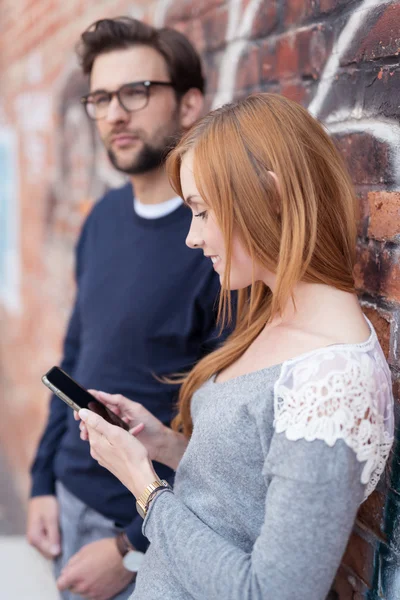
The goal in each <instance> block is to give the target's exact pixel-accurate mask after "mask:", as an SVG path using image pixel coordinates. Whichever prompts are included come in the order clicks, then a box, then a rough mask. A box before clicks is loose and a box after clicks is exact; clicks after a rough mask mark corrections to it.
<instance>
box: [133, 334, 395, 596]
mask: <svg viewBox="0 0 400 600" xmlns="http://www.w3.org/2000/svg"><path fill="white" fill-rule="evenodd" d="M192 417H193V422H194V429H193V435H192V438H191V440H190V443H189V445H188V447H187V450H186V452H185V454H184V456H183V458H182V460H181V462H180V464H179V467H178V470H177V472H176V479H175V487H174V492H173V493H172V492H170V491H168V490H166V491H163V492H161V493H160V494H159V495H158V496H157V498H156V499H155V500H154V501H153V502H152V504H151V506H150V509H149V512H148V514H147V517H146V519H145V522H144V524H143V533H144V534H145V535H146V536H147V537H148V539H149V540H150V542H151V544H150V547H149V550H148V552H147V554H146V556H145V559H144V562H143V564H142V566H141V568H140V571H139V574H138V577H137V584H136V589H135V592H134V593H133V596H132V599H134V600H158V599H160V600H161V599H162V600H189V599H196V600H214V599H215V600H217V599H218V600H221V599H223V600H261V599H263V600H277V599H279V600H294V599H295V600H323V599H325V598H326V596H327V595H328V593H329V590H330V587H331V585H332V581H333V579H334V577H335V574H336V571H337V569H338V566H339V564H340V561H341V558H342V555H343V552H344V550H345V547H346V544H347V541H348V539H349V536H350V533H351V530H352V527H353V523H354V519H355V516H356V513H357V509H358V507H359V504H360V503H361V502H362V500H363V498H365V497H366V495H367V494H368V493H370V492H371V491H372V489H373V488H374V487H375V485H376V482H377V481H378V479H379V476H380V474H381V472H382V470H383V468H384V464H385V462H386V458H387V456H388V453H389V449H390V447H391V444H392V440H393V398H392V395H391V384H390V373H389V370H388V367H387V364H386V361H385V359H384V356H383V354H382V351H381V348H380V346H379V343H378V340H377V338H376V335H375V332H374V331H373V330H372V326H371V335H370V338H369V340H368V341H367V342H365V343H363V344H351V345H350V344H343V345H335V346H330V347H328V348H325V349H320V350H317V351H314V352H310V353H307V354H304V355H302V356H300V357H298V358H296V359H294V360H290V361H286V362H285V363H283V364H281V365H276V366H272V367H269V368H265V369H262V370H260V371H256V372H253V373H248V374H246V375H243V376H240V377H237V378H235V379H231V380H229V381H226V382H223V383H217V382H216V381H215V378H212V379H211V380H209V381H208V382H207V383H206V384H204V385H203V386H202V387H201V388H200V389H199V390H198V391H197V392H196V394H195V395H194V397H193V401H192Z"/></svg>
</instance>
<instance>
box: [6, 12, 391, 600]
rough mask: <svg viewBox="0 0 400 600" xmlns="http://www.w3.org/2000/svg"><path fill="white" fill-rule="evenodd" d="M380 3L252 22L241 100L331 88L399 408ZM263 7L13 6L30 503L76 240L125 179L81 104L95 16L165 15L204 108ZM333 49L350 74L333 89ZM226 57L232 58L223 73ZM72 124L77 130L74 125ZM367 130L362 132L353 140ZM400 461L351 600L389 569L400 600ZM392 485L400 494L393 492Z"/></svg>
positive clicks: (377, 500)
mask: <svg viewBox="0 0 400 600" xmlns="http://www.w3.org/2000/svg"><path fill="white" fill-rule="evenodd" d="M372 4H373V3H370V7H368V6H367V7H366V5H367V3H366V2H364V1H363V0H290V1H288V0H286V1H284V0H261V1H260V3H259V6H258V9H257V11H255V14H254V18H253V20H252V22H251V23H248V25H249V27H248V33H246V35H245V36H244V37H243V36H242V40H243V41H244V42H245V43H244V44H243V45H244V51H243V55H242V56H241V57H240V59H239V61H238V66H237V67H238V68H237V70H236V72H235V81H236V85H235V89H234V90H233V92H232V97H233V98H238V97H243V96H244V95H246V93H247V92H248V91H249V90H253V89H257V88H259V89H262V90H264V91H271V92H275V93H282V94H284V95H285V96H287V97H290V98H293V99H295V100H297V101H299V102H301V103H302V104H303V105H304V106H308V105H309V103H310V102H311V101H312V100H313V99H315V98H316V99H317V100H318V98H319V96H321V93H322V89H323V88H324V85H325V84H326V85H327V90H326V92H324V94H322V96H323V100H322V101H321V105H320V107H319V108H318V117H319V118H320V119H321V120H323V121H326V122H327V123H329V126H330V127H331V128H332V131H333V132H334V134H335V136H336V139H337V144H338V147H339V148H340V150H341V151H342V152H343V155H344V156H345V159H346V161H347V164H348V165H349V168H350V171H351V175H352V178H353V180H354V182H355V184H356V186H357V192H358V200H359V207H360V210H359V225H358V233H359V236H360V239H359V242H358V260H357V265H356V269H355V276H356V282H357V288H358V290H359V291H360V293H361V294H362V296H363V298H364V299H365V298H366V299H367V300H368V303H367V304H364V309H365V311H366V314H367V315H368V316H369V318H370V319H371V321H372V322H373V324H374V326H375V328H376V330H377V332H378V336H379V338H380V340H381V343H382V346H383V349H384V352H385V354H386V355H387V356H388V357H389V360H390V362H391V367H392V370H393V374H394V377H395V396H396V399H397V402H399V396H400V392H399V390H400V384H398V380H397V379H396V377H397V378H398V376H399V373H398V368H399V356H398V354H399V348H400V334H399V327H398V325H399V323H400V318H399V311H400V268H399V257H400V249H399V244H398V243H399V240H398V237H397V236H398V234H399V229H400V219H399V212H398V210H399V192H398V191H396V190H398V189H399V186H400V171H399V166H398V165H399V160H398V159H399V156H398V140H399V139H400V138H399V125H398V123H399V113H400V109H399V97H400V75H399V72H400V69H399V65H398V55H399V31H400V27H399V19H400V2H398V1H396V2H381V3H375V5H374V6H372ZM252 5H253V3H252V2H251V0H242V1H241V2H239V1H238V2H236V1H235V2H231V1H230V0H202V1H201V2H200V1H199V0H171V1H170V2H167V0H166V3H165V4H163V3H162V2H160V1H159V0H135V2H133V3H132V2H131V1H128V0H96V2H94V0H92V1H91V2H90V1H88V2H82V1H81V0H69V1H68V2H62V1H61V0H26V1H24V3H23V4H22V2H19V1H17V2H15V0H2V6H1V11H2V18H1V20H0V32H1V34H2V35H1V36H0V55H1V63H0V76H1V82H2V96H1V101H0V123H3V122H6V123H8V124H11V125H12V126H13V127H15V128H16V131H17V134H18V136H19V139H20V140H22V141H23V142H22V141H21V144H20V146H21V153H20V156H19V164H20V173H19V178H20V193H19V196H20V204H21V207H20V208H21V211H20V213H21V223H20V225H21V231H22V232H23V235H21V260H22V269H23V273H22V278H23V288H22V294H23V303H24V305H23V312H22V314H21V315H20V316H18V315H10V314H8V313H5V312H4V310H3V309H2V307H1V305H0V319H1V324H2V331H1V334H2V335H1V338H0V396H1V398H2V399H5V401H4V402H2V414H3V416H4V417H5V415H7V418H3V419H2V420H0V444H1V446H2V449H3V448H5V451H6V452H7V454H8V456H9V458H10V460H11V461H12V464H13V465H14V468H15V472H16V478H17V479H18V482H19V484H18V485H19V488H20V489H21V491H22V492H21V493H22V494H23V495H26V493H27V489H28V478H27V469H28V464H29V462H30V460H31V458H32V455H33V453H34V450H35V446H36V443H37V440H38V437H39V435H40V432H41V429H42V427H43V424H44V420H45V417H46V411H47V399H48V396H47V394H46V392H45V390H44V389H42V388H43V386H41V384H40V378H39V377H38V374H41V373H42V372H44V371H45V369H46V368H47V367H48V365H49V364H50V363H52V362H56V360H57V357H58V356H59V354H60V351H61V339H62V334H63V331H64V327H65V323H66V321H67V318H68V316H69V310H70V307H71V303H72V301H73V296H74V284H73V249H74V245H75V241H76V237H77V235H78V232H79V228H80V225H81V223H82V220H83V219H84V215H85V214H86V213H87V211H88V210H89V209H90V207H91V205H92V203H93V201H95V199H96V198H97V197H98V196H99V195H101V193H102V191H103V190H104V189H105V188H106V187H107V186H108V185H115V182H116V179H115V174H113V173H112V172H111V169H110V167H109V165H108V163H107V162H106V159H105V157H104V154H103V153H102V151H101V150H100V145H99V143H98V141H96V140H95V137H94V136H93V132H92V131H91V130H90V129H89V130H87V129H86V127H87V124H86V123H85V122H84V121H81V120H80V117H79V116H77V113H76V112H75V113H74V106H76V103H77V102H78V99H79V96H80V95H81V94H82V93H84V91H83V88H82V85H83V84H82V80H81V79H79V77H77V76H76V67H74V66H73V64H74V59H73V47H74V44H75V42H76V40H77V37H78V35H79V33H80V32H81V31H82V30H83V29H84V28H85V27H87V25H89V23H91V22H93V21H94V20H96V19H98V18H103V17H105V16H114V15H116V14H124V13H130V14H133V13H135V14H142V15H143V18H145V19H148V20H149V21H152V20H153V19H154V18H157V19H158V18H160V11H162V10H164V9H165V8H166V9H167V10H166V15H165V22H166V23H168V24H173V25H174V26H175V27H176V28H178V29H180V30H181V31H183V32H184V33H186V34H187V35H188V36H189V37H190V38H191V39H192V40H193V42H194V43H195V44H196V45H197V47H198V48H199V50H200V51H202V52H203V58H204V64H205V70H206V74H207V78H208V93H207V96H206V108H207V109H208V108H210V107H211V105H212V102H213V98H214V94H215V92H216V91H217V89H218V85H219V82H220V75H221V64H224V65H225V67H224V68H230V69H236V66H235V62H234V53H233V52H232V48H233V46H232V45H231V44H230V42H229V41H228V42H227V33H228V22H229V16H232V15H233V12H232V11H233V10H234V9H236V8H237V10H238V29H237V30H236V32H235V33H234V35H233V37H236V38H237V37H238V34H239V30H240V28H241V27H243V25H244V24H246V20H245V18H244V15H245V11H246V10H248V9H249V7H251V6H252ZM361 8H362V10H360V9H361ZM355 10H357V11H358V12H357V19H356V21H354V20H352V23H353V25H352V29H350V30H349V29H346V28H347V27H348V24H349V22H350V17H351V16H352V15H353V14H354V11H355ZM345 30H346V31H347V35H348V37H349V39H351V41H350V43H349V45H348V49H347V50H346V51H344V48H342V47H341V46H340V44H338V41H339V40H340V39H341V34H342V33H343V31H345ZM245 38H247V45H246V39H245ZM16 41H17V42H18V43H16ZM332 52H334V56H336V57H337V58H338V61H339V66H338V67H337V68H336V69H335V71H334V72H332V73H330V75H329V77H327V78H326V79H324V82H323V83H322V82H321V75H322V73H323V71H324V68H325V67H326V65H327V62H328V60H329V58H330V57H331V53H332ZM35 53H38V54H39V55H40V60H41V62H42V67H41V74H40V77H39V80H38V81H37V82H36V83H35V84H31V83H29V82H30V78H29V76H30V68H31V66H30V65H31V63H30V62H29V61H30V57H31V56H32V54H35ZM224 57H225V58H226V57H228V58H229V59H231V61H229V60H228V61H224V63H222V59H223V58H224ZM227 65H229V66H228V67H227ZM324 76H325V77H326V73H325V75H324ZM221 80H222V79H221ZM32 90H33V91H41V92H43V93H44V94H47V95H49V96H51V97H53V98H54V106H53V108H52V111H53V113H52V115H51V119H50V124H49V126H48V129H47V130H46V131H40V132H36V133H35V135H34V136H32V133H31V132H29V131H25V130H24V129H23V128H22V127H21V125H20V123H19V121H20V119H17V116H18V115H17V114H16V98H17V97H18V96H19V94H22V93H26V92H31V91H32ZM71 114H74V115H75V116H74V119H76V122H77V125H72V124H71V123H72V121H73V119H72V121H71ZM357 125H358V126H360V128H361V131H360V130H359V129H358V130H357V129H356V130H354V129H352V127H353V126H357ZM361 125H362V127H361ZM35 136H36V137H35ZM35 139H36V146H34V141H35ZM31 147H36V148H39V147H40V148H41V149H42V152H41V156H42V162H41V163H40V165H41V166H40V168H39V170H38V174H37V175H36V176H35V177H32V174H30V173H31V171H32V166H34V165H33V158H38V157H39V152H36V153H35V152H30V151H29V149H30V148H31ZM35 154H36V156H35ZM94 156H96V159H95V160H94V159H93V157H94ZM94 171H95V172H96V176H95V177H94V178H93V177H92V173H93V172H94ZM50 177H51V181H50ZM60 273H61V275H60ZM21 365H23V367H21ZM21 373H22V377H21ZM396 374H397V375H396ZM399 406H400V405H399ZM399 412H400V410H399ZM21 415H23V418H21ZM399 422H400V417H399ZM5 423H7V427H6V426H5ZM11 432H12V435H11ZM16 432H18V434H17V435H16ZM398 454H399V453H398V450H397V449H396V450H395V453H394V460H393V469H392V470H391V471H389V470H387V471H386V472H385V475H384V478H383V482H382V484H381V485H380V488H379V491H377V492H375V493H374V494H373V495H372V496H371V497H370V498H369V499H368V501H367V502H366V503H365V504H363V505H362V506H361V508H360V511H359V513H358V523H359V526H360V528H361V529H362V530H363V531H364V532H366V537H368V539H371V540H373V539H375V537H376V538H377V539H381V538H382V536H383V535H387V536H388V542H387V543H388V545H387V546H386V545H385V544H382V549H380V550H379V556H378V555H377V556H376V557H375V559H373V556H372V547H371V546H368V543H367V542H365V540H364V539H363V538H362V537H360V535H357V534H356V535H355V536H354V537H353V538H352V540H351V542H350V544H349V546H348V548H347V550H346V555H345V563H346V565H343V566H342V568H341V569H340V570H339V573H338V575H337V578H336V581H335V589H336V591H337V593H338V597H339V599H340V600H350V599H351V600H361V599H363V600H365V599H366V598H367V593H368V598H369V600H377V598H378V597H381V594H380V592H379V591H377V590H376V589H375V590H373V591H368V588H369V587H373V583H372V579H371V573H372V567H373V564H375V568H377V565H378V566H379V565H380V567H379V568H380V569H381V572H380V573H379V578H378V579H379V581H380V582H381V583H382V590H383V591H382V594H383V595H384V597H385V600H397V598H398V597H399V593H398V590H395V589H394V587H393V581H395V580H396V577H397V580H398V572H399V571H400V565H399V561H398V556H399V554H400V549H399V543H398V540H399V539H400V531H397V529H396V523H398V522H400V518H399V515H400V503H399V502H398V501H397V498H398V491H399V489H400V483H399V480H400V466H399V465H400V458H399V456H398ZM396 473H399V475H398V476H397V475H396ZM390 486H391V488H390ZM387 488H388V489H389V488H390V489H391V490H394V491H390V490H389V494H387ZM377 552H378V551H377Z"/></svg>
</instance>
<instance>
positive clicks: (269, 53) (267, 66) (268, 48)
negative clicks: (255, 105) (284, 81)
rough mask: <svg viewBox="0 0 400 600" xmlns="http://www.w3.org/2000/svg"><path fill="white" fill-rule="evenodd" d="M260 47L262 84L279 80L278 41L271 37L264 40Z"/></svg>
mask: <svg viewBox="0 0 400 600" xmlns="http://www.w3.org/2000/svg"><path fill="white" fill-rule="evenodd" d="M259 48H260V85H262V84H263V83H267V82H268V83H269V82H272V81H277V79H278V77H277V58H276V42H275V41H273V40H270V39H268V38H267V39H266V40H263V41H262V42H261V44H260V46H259Z"/></svg>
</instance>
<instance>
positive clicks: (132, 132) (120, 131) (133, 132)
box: [106, 127, 145, 142]
mask: <svg viewBox="0 0 400 600" xmlns="http://www.w3.org/2000/svg"><path fill="white" fill-rule="evenodd" d="M117 135H129V136H132V137H136V138H139V139H140V140H144V138H145V136H144V132H143V131H142V130H141V129H124V128H122V127H115V128H114V129H112V131H110V133H109V134H108V135H107V137H106V142H110V141H111V140H112V139H113V138H114V137H115V136H117Z"/></svg>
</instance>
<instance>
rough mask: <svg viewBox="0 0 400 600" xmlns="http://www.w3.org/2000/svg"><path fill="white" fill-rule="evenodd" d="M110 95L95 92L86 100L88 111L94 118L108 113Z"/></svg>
mask: <svg viewBox="0 0 400 600" xmlns="http://www.w3.org/2000/svg"><path fill="white" fill-rule="evenodd" d="M109 104H110V96H109V95H108V94H93V95H91V96H89V98H88V101H87V102H86V111H87V113H88V115H89V117H91V118H92V119H100V118H102V117H104V116H105V115H106V114H107V110H108V105H109Z"/></svg>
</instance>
